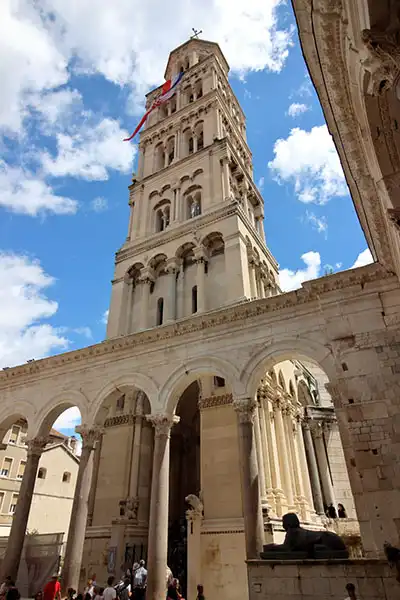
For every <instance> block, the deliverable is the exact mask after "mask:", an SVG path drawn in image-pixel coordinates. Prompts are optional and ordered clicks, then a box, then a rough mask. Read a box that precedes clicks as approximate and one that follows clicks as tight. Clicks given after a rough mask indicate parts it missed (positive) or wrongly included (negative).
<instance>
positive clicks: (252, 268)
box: [249, 256, 257, 298]
mask: <svg viewBox="0 0 400 600" xmlns="http://www.w3.org/2000/svg"><path fill="white" fill-rule="evenodd" d="M249 276H250V293H251V297H252V298H257V280H256V263H255V260H254V258H253V256H250V257H249Z"/></svg>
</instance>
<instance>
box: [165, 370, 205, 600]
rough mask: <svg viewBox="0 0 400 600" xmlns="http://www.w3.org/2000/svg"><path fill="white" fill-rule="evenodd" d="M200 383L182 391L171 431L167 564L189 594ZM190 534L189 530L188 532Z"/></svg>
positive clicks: (197, 485) (197, 474) (196, 492)
mask: <svg viewBox="0 0 400 600" xmlns="http://www.w3.org/2000/svg"><path fill="white" fill-rule="evenodd" d="M198 400H199V384H198V382H197V381H194V382H193V383H192V384H191V385H189V387H188V388H187V389H186V390H185V391H184V392H183V394H182V396H181V398H180V400H179V402H178V405H177V409H176V414H177V415H178V416H179V417H180V421H179V423H178V424H177V425H175V426H174V427H173V429H172V431H171V450H170V457H171V461H170V500H169V536H168V566H169V567H170V568H171V570H172V572H173V574H174V576H175V577H177V578H178V579H179V581H180V584H181V587H182V593H183V595H184V597H186V595H187V594H186V592H187V589H186V584H187V536H188V531H187V521H186V516H185V512H186V509H187V508H188V506H187V504H186V501H185V499H186V498H187V497H188V496H189V495H190V494H194V495H195V496H199V494H200V489H201V484H200V412H199V408H198ZM189 533H190V532H189Z"/></svg>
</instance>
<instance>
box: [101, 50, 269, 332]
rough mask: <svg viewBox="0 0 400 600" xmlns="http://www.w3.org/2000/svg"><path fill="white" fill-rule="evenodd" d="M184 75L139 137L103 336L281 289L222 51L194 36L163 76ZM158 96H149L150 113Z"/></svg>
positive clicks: (174, 55)
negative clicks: (127, 214) (126, 222)
mask: <svg viewBox="0 0 400 600" xmlns="http://www.w3.org/2000/svg"><path fill="white" fill-rule="evenodd" d="M180 71H183V72H184V76H183V78H182V80H181V82H180V84H179V86H178V88H177V92H176V93H175V95H174V96H173V97H172V98H171V99H170V100H169V101H168V103H166V104H164V105H162V106H160V107H159V108H157V109H156V110H154V111H153V113H152V114H151V115H150V118H149V119H148V122H147V124H146V128H145V129H144V130H143V132H142V134H141V137H140V143H139V161H138V173H137V174H136V175H135V176H134V177H133V180H132V184H131V185H130V187H129V193H130V195H129V205H130V219H129V227H128V236H127V239H126V242H125V244H124V245H123V246H122V248H121V249H120V250H119V251H118V252H117V255H116V266H115V278H114V281H113V288H112V298H111V306H110V313H109V321H108V327H107V336H108V337H117V336H120V335H128V334H130V333H134V332H136V331H139V330H144V329H148V328H151V327H155V326H159V325H163V324H165V323H170V322H173V321H175V320H177V319H181V318H184V317H187V316H189V315H191V314H193V313H201V312H204V311H209V310H213V309H216V308H219V307H222V306H225V305H228V304H233V303H236V302H240V301H243V300H245V299H250V298H262V297H265V296H270V295H273V294H276V293H277V292H278V291H279V286H278V270H277V263H276V261H275V259H274V258H273V256H272V254H271V252H270V251H269V250H268V248H267V246H266V243H265V235H264V226H263V220H264V203H263V199H262V197H261V195H260V193H259V191H258V189H257V187H256V186H255V184H254V181H253V165H252V156H251V152H250V149H249V148H248V146H247V143H246V121H245V116H244V114H243V111H242V109H241V107H240V105H239V103H238V101H237V99H236V97H235V95H234V93H233V91H232V89H231V87H230V85H229V81H228V72H229V66H228V64H227V62H226V60H225V57H224V55H223V54H222V52H221V50H220V48H219V46H218V44H215V43H213V42H207V41H203V40H199V39H191V40H189V41H188V42H186V43H185V44H183V45H181V46H179V47H178V48H176V49H175V50H173V52H171V54H170V56H169V60H168V64H167V68H166V71H165V78H166V79H169V78H171V77H173V76H174V75H176V74H177V73H179V72H180ZM159 93H160V88H157V89H156V90H153V91H152V92H150V93H149V94H148V95H147V102H146V107H149V105H150V104H151V102H152V101H153V100H154V98H155V97H156V96H157V95H158V94H159Z"/></svg>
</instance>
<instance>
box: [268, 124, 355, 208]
mask: <svg viewBox="0 0 400 600" xmlns="http://www.w3.org/2000/svg"><path fill="white" fill-rule="evenodd" d="M274 154H275V158H274V159H273V160H272V161H270V162H269V163H268V167H269V168H270V170H271V172H272V174H273V175H274V176H275V178H276V180H277V181H278V182H279V183H283V182H288V183H292V184H293V185H294V189H295V192H296V194H297V197H298V199H299V200H300V201H301V202H304V203H306V204H309V203H315V204H325V203H326V202H328V200H330V199H331V198H333V197H336V196H346V195H347V194H348V188H347V185H346V181H345V178H344V175H343V171H342V167H341V164H340V161H339V157H338V155H337V152H336V149H335V146H334V144H333V141H332V138H331V136H330V134H329V131H328V128H327V127H326V125H321V126H319V127H313V128H312V129H311V131H305V130H303V129H299V128H298V127H296V128H294V129H292V130H291V132H290V134H289V136H288V137H287V138H286V139H278V140H277V141H276V142H275V145H274Z"/></svg>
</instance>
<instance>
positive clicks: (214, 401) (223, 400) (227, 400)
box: [198, 394, 232, 410]
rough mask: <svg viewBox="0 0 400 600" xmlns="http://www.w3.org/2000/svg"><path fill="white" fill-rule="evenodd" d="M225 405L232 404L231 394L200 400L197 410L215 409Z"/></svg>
mask: <svg viewBox="0 0 400 600" xmlns="http://www.w3.org/2000/svg"><path fill="white" fill-rule="evenodd" d="M227 404H232V394H220V395H219V396H209V397H208V398H200V400H199V402H198V406H199V410H204V409H205V408H215V407H217V406H225V405H227Z"/></svg>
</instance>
